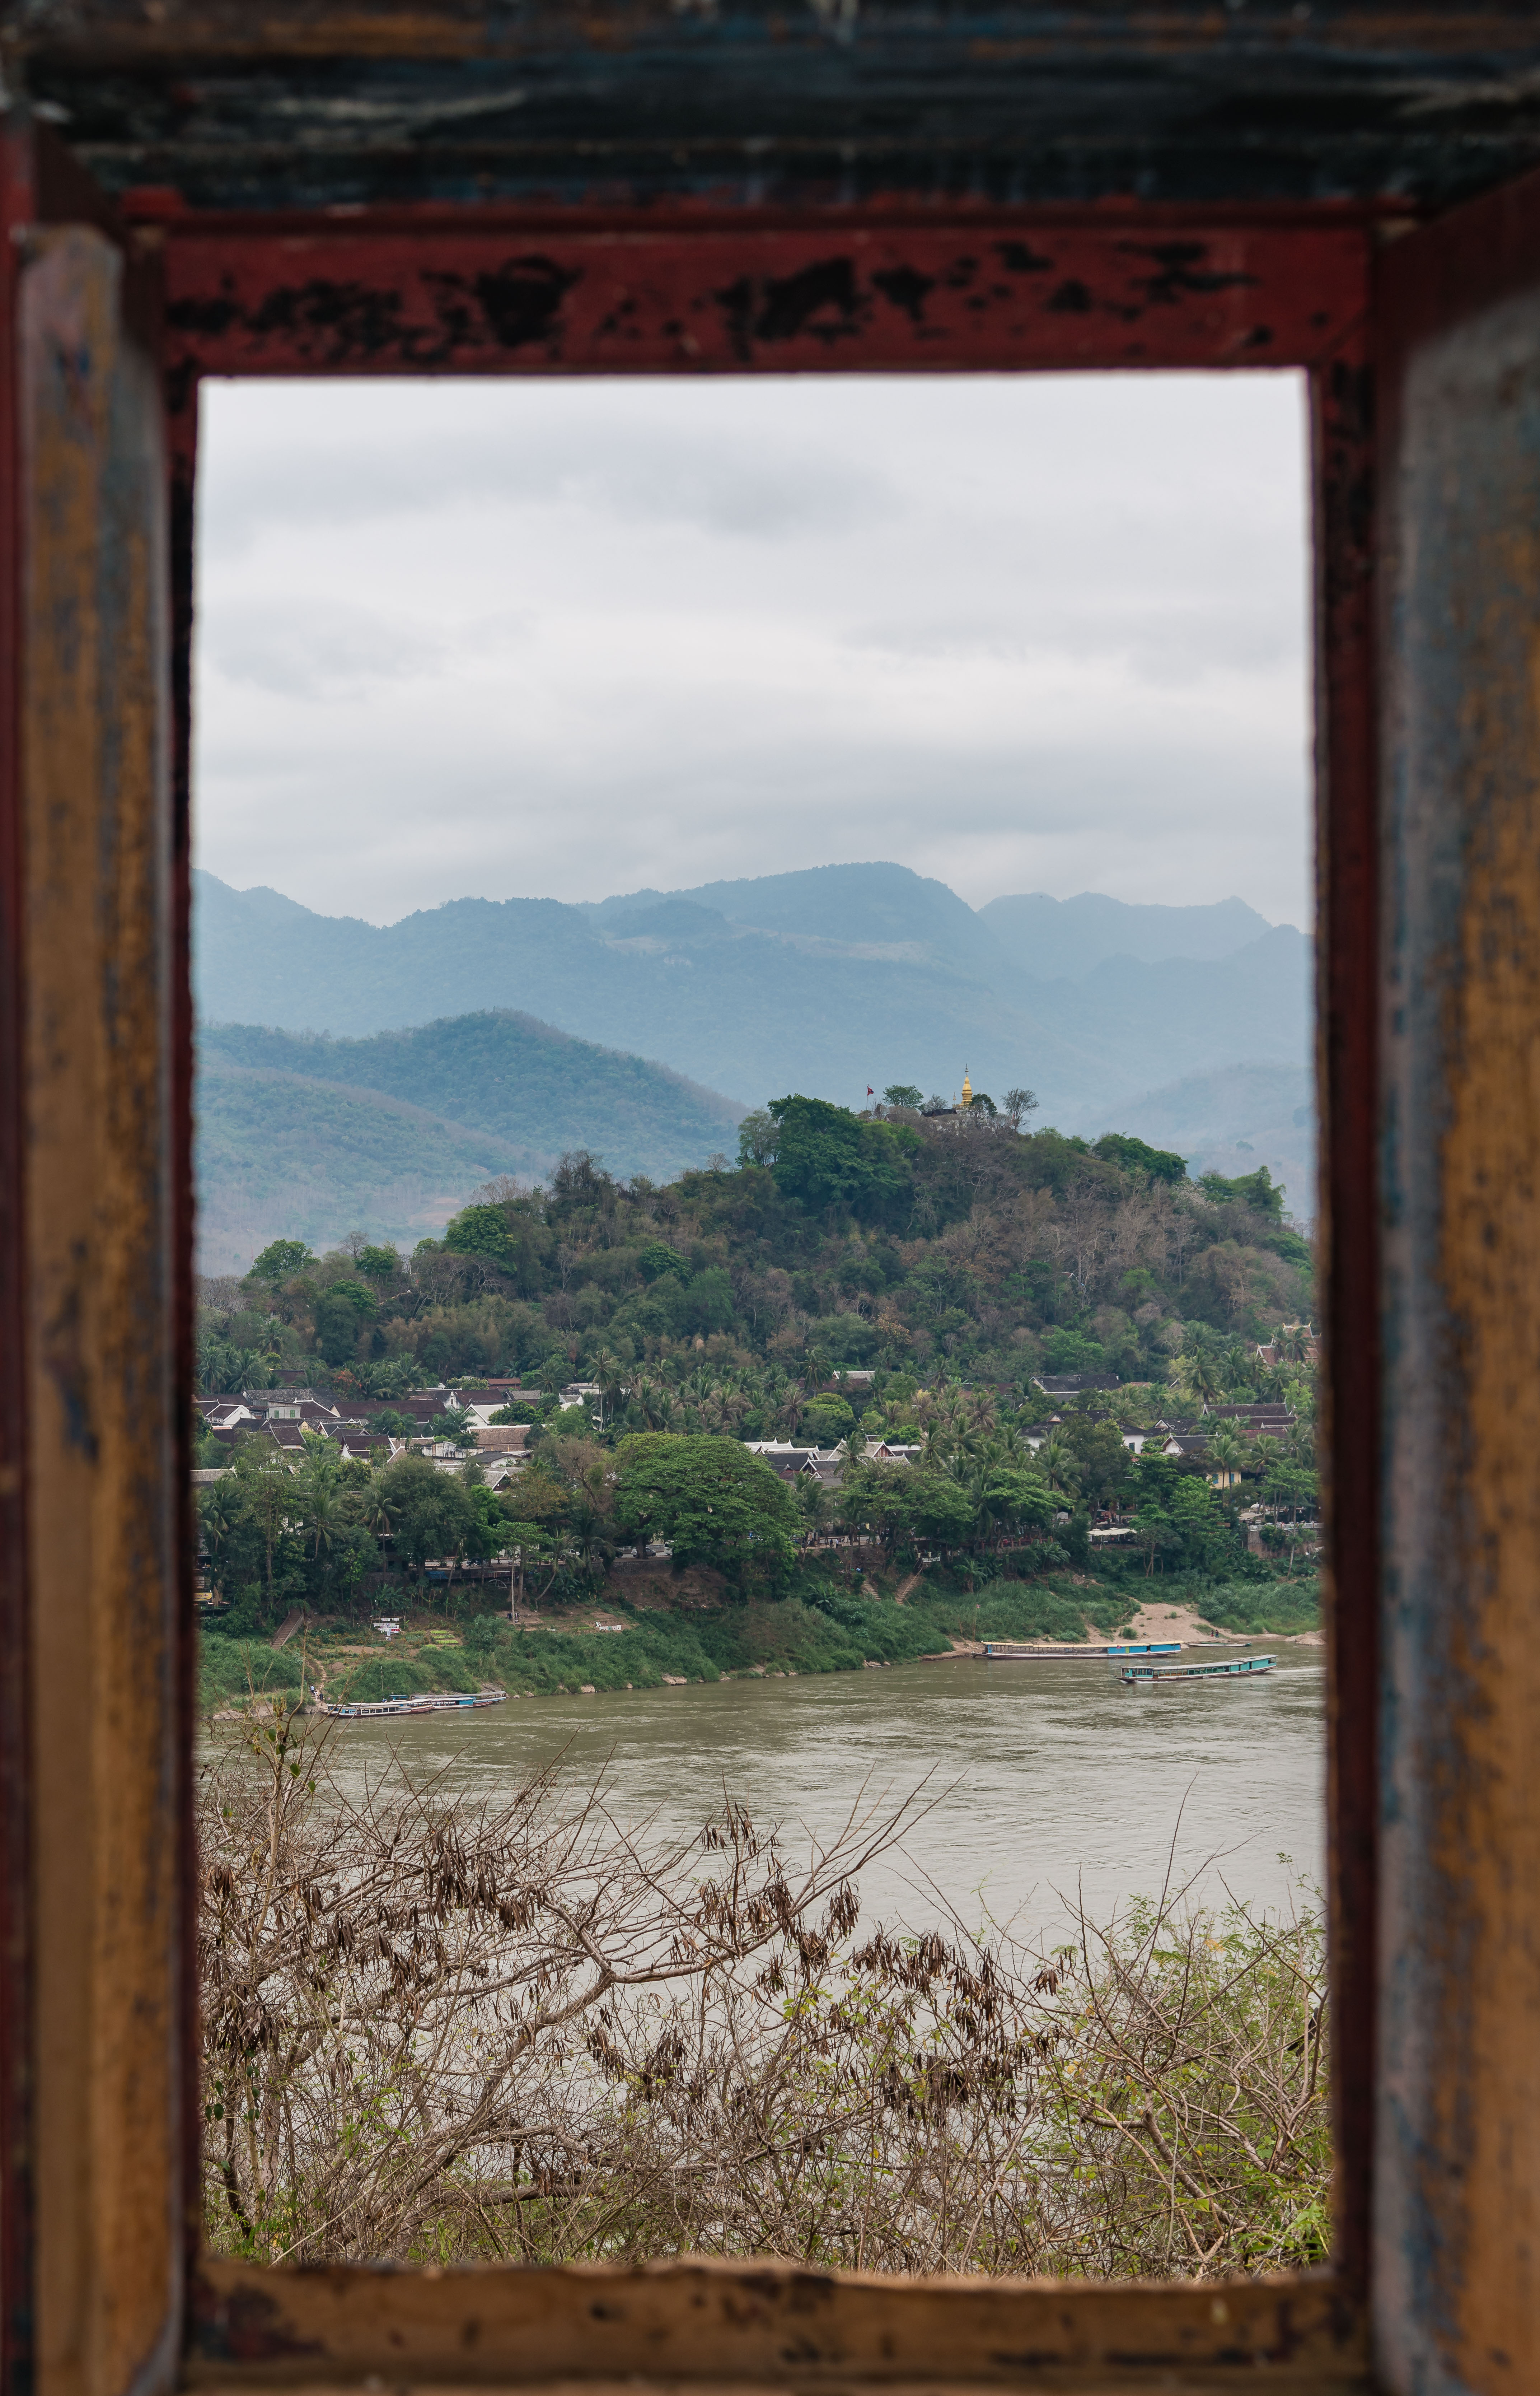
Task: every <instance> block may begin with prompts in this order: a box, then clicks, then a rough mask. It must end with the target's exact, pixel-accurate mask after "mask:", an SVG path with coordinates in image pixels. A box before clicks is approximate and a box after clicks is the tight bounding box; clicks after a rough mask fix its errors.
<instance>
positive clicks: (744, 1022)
mask: <svg viewBox="0 0 1540 2396" xmlns="http://www.w3.org/2000/svg"><path fill="white" fill-rule="evenodd" d="M1013 909H1015V910H1016V913H1015V914H1013V913H1012V912H1011V911H1012V910H1013ZM1023 909H1025V911H1026V912H1025V914H1023V913H1022V912H1021V911H1022V910H1023ZM1059 909H1060V902H1058V901H1055V900H1052V899H1031V900H1029V901H1017V900H1010V901H1005V900H1002V901H1000V902H997V903H996V905H994V906H991V907H990V908H989V909H987V910H985V911H983V912H975V911H974V910H973V909H972V908H969V907H967V906H966V905H965V904H964V903H963V900H962V899H959V898H958V897H957V896H956V894H955V893H954V892H952V891H950V890H949V889H947V888H946V887H945V885H942V884H940V883H938V882H934V881H927V880H925V879H923V877H922V876H920V875H918V874H914V873H910V872H908V870H907V869H905V868H903V867H900V866H896V865H886V864H874V865H851V866H826V867H818V868H812V869H808V870H805V871H802V872H792V873H788V874H778V875H769V876H764V877H762V878H761V879H759V880H757V881H751V882H745V883H734V884H712V885H702V886H701V887H700V888H699V889H697V890H696V891H694V892H688V893H675V894H673V895H671V896H667V895H663V894H659V893H657V892H650V891H642V892H634V893H632V894H631V895H630V896H629V897H628V898H626V899H611V900H606V901H605V902H604V904H603V905H602V906H596V907H588V906H564V905H561V904H559V903H558V902H557V901H555V900H554V899H508V900H504V901H501V902H494V901H491V900H485V899H457V900H455V901H453V902H451V903H450V904H448V905H446V906H443V907H438V908H435V909H432V910H431V911H428V912H423V913H420V914H416V915H411V916H408V917H406V918H405V920H404V921H403V922H401V923H399V924H393V925H389V926H387V927H383V928H382V927H380V926H378V925H372V924H367V923H363V922H360V921H357V920H354V919H348V918H333V917H328V916H322V915H317V914H313V913H312V912H311V911H310V910H309V909H307V908H304V907H300V906H298V905H297V904H295V902H294V901H293V900H291V899H285V898H283V897H282V896H281V895H280V894H279V893H277V892H276V891H272V890H249V891H237V890H232V889H231V888H229V887H228V886H227V885H225V884H223V883H220V882H219V881H217V880H216V879H215V878H214V877H213V876H212V875H209V874H206V873H200V874H199V875H198V876H197V903H196V909H195V917H194V941H195V956H196V974H197V992H198V1007H199V1013H200V1015H201V1016H202V1017H203V1018H206V1019H210V1020H225V1021H229V1020H239V1021H243V1022H258V1023H276V1024H280V1025H283V1026H284V1027H285V1029H288V1030H291V1031H312V1032H330V1033H333V1034H350V1035H353V1036H361V1035H368V1034H372V1033H376V1032H382V1031H386V1030H390V1029H393V1028H397V1027H400V1026H403V1025H413V1024H421V1023H426V1022H429V1021H431V1020H432V1019H434V1018H438V1017H442V1016H445V1015H446V1014H457V1015H458V1014H464V1013H467V1012H469V1011H471V1010H472V1009H476V1008H483V1007H489V1008H501V1007H516V1008H521V1009H526V1010H528V1011H529V1012H530V1013H532V1014H534V1015H537V1016H538V1017H539V1018H541V1019H542V1020H543V1021H545V1022H548V1023H551V1024H554V1025H557V1026H559V1027H560V1028H561V1029H562V1030H564V1031H565V1032H571V1033H575V1034H577V1035H578V1037H580V1038H582V1039H586V1040H596V1041H603V1042H604V1043H606V1044H612V1043H614V1041H615V1040H616V1038H617V1032H618V1033H620V1035H621V1036H622V1037H623V1039H624V1043H625V1045H626V1046H627V1047H628V1048H631V1049H635V1050H638V1051H640V1052H641V1053H642V1054H644V1055H645V1056H648V1057H654V1058H659V1059H661V1060H662V1061H663V1062H664V1063H665V1064H667V1065H669V1066H670V1067H672V1068H673V1070H674V1071H675V1072H680V1073H684V1074H686V1075H688V1076H690V1077H691V1078H692V1079H693V1080H695V1081H697V1082H700V1083H704V1084H705V1085H707V1086H708V1087H710V1088H711V1089H715V1090H724V1091H726V1092H728V1093H729V1094H730V1095H731V1096H732V1097H733V1098H737V1099H738V1100H740V1101H742V1102H743V1103H744V1104H746V1105H753V1104H756V1103H758V1102H760V1101H761V1100H763V1098H764V1097H765V1096H766V1095H767V1094H769V1093H771V1092H773V1091H777V1090H786V1089H789V1088H801V1089H803V1090H807V1091H812V1092H816V1093H817V1094H819V1095H821V1096H824V1097H827V1098H832V1099H837V1100H842V1101H845V1100H853V1099H854V1100H858V1099H859V1098H860V1097H861V1096H862V1094H863V1093H864V1092H865V1090H866V1088H867V1086H868V1085H872V1086H873V1087H876V1088H881V1087H883V1085H884V1084H885V1083H886V1082H888V1081H890V1080H892V1079H894V1078H895V1077H900V1078H903V1079H905V1080H914V1081H918V1082H920V1083H921V1084H923V1086H924V1087H925V1088H926V1090H927V1091H930V1090H935V1091H937V1092H939V1093H940V1094H942V1095H943V1096H949V1095H950V1094H951V1093H953V1092H954V1091H955V1090H956V1089H957V1087H958V1085H959V1083H960V1081H961V1078H962V1073H963V1067H964V1066H966V1067H967V1068H968V1069H969V1070H970V1071H971V1072H972V1074H973V1077H974V1079H975V1081H976V1082H978V1083H982V1084H983V1085H984V1086H985V1087H988V1088H999V1087H1005V1086H1008V1085H1011V1084H1014V1083H1029V1084H1030V1085H1032V1087H1033V1088H1035V1089H1036V1090H1037V1091H1038V1093H1039V1095H1040V1097H1041V1098H1042V1101H1043V1109H1044V1112H1045V1114H1046V1115H1048V1116H1049V1117H1050V1118H1051V1119H1052V1120H1055V1121H1057V1122H1059V1123H1063V1124H1067V1125H1070V1126H1071V1127H1073V1128H1077V1129H1083V1130H1093V1129H1095V1127H1096V1126H1097V1125H1098V1124H1099V1123H1100V1122H1103V1121H1105V1120H1106V1119H1107V1116H1108V1111H1109V1109H1111V1108H1114V1107H1116V1106H1117V1105H1118V1104H1119V1103H1120V1102H1122V1101H1123V1100H1132V1099H1134V1098H1138V1097H1142V1096H1143V1095H1144V1094H1145V1093H1147V1092H1148V1091H1149V1090H1151V1089H1154V1088H1157V1087H1159V1086H1161V1085H1164V1084H1167V1083H1171V1082H1175V1081H1176V1080H1178V1079H1179V1078H1180V1077H1182V1076H1183V1075H1184V1074H1188V1073H1194V1072H1213V1071H1215V1069H1216V1068H1219V1067H1223V1066H1226V1065H1230V1064H1255V1063H1269V1062H1270V1063H1277V1064H1282V1065H1289V1066H1294V1067H1296V1068H1301V1069H1302V1068H1303V1067H1304V1066H1305V1064H1306V1062H1307V1059H1308V1047H1309V1037H1308V1022H1309V981H1310V945H1309V942H1308V940H1307V939H1306V938H1304V936H1303V935H1302V934H1301V933H1299V932H1297V931H1295V930H1294V928H1293V927H1292V926H1290V925H1278V926H1275V927H1271V928H1268V927H1267V926H1266V925H1263V922H1262V919H1261V918H1260V917H1258V916H1255V915H1254V914H1253V913H1252V912H1251V911H1250V910H1249V909H1246V908H1244V907H1241V905H1240V902H1239V901H1227V902H1225V903H1224V904H1223V905H1222V906H1219V907H1216V908H1191V909H1170V910H1165V909H1159V908H1153V907H1148V908H1139V907H1125V908H1120V907H1119V904H1118V902H1116V901H1113V900H1109V899H1095V900H1094V901H1090V902H1087V901H1085V900H1072V901H1069V902H1064V905H1063V908H1062V910H1061V912H1058V913H1054V912H1047V913H1045V912H1044V911H1045V910H1046V911H1054V910H1059ZM1168 916H1169V917H1170V918H1172V919H1174V920H1173V921H1172V922H1171V923H1169V924H1163V925H1162V921H1161V920H1157V919H1163V918H1165V917H1168ZM1175 919H1180V920H1179V921H1177V920H1175ZM1109 944H1110V945H1109ZM1077 961H1078V964H1079V966H1080V970H1078V971H1074V972H1071V971H1070V970H1069V965H1071V964H1073V963H1075V962H1077ZM585 1137H587V1138H589V1140H590V1142H591V1144H597V1145H601V1146H602V1145H603V1144H604V1143H603V1140H602V1139H598V1140H596V1139H595V1136H594V1135H593V1134H592V1133H589V1134H587V1135H585Z"/></svg>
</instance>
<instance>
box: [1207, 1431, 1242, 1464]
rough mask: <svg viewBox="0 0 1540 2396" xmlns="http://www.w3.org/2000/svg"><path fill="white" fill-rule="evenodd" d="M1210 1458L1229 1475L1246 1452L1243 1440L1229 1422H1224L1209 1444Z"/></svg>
mask: <svg viewBox="0 0 1540 2396" xmlns="http://www.w3.org/2000/svg"><path fill="white" fill-rule="evenodd" d="M1208 1452H1209V1460H1210V1462H1211V1463H1213V1464H1215V1465H1216V1466H1217V1467H1218V1469H1219V1471H1221V1472H1222V1473H1224V1474H1226V1475H1227V1476H1228V1474H1229V1473H1231V1472H1233V1471H1236V1470H1237V1469H1238V1468H1239V1466H1240V1462H1241V1457H1242V1456H1243V1455H1244V1453H1245V1449H1244V1446H1243V1444H1242V1443H1241V1440H1240V1439H1239V1438H1238V1437H1237V1435H1236V1433H1235V1431H1233V1430H1232V1429H1231V1427H1230V1425H1229V1424H1228V1423H1227V1422H1222V1423H1221V1424H1220V1425H1219V1428H1218V1430H1217V1431H1215V1433H1214V1435H1213V1437H1212V1438H1211V1439H1210V1441H1209V1444H1208Z"/></svg>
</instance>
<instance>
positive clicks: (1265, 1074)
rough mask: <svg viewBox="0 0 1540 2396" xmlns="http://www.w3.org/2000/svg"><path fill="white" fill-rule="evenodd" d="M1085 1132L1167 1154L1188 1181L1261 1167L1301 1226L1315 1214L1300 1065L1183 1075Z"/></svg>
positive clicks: (1309, 1098)
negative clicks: (1126, 1135)
mask: <svg viewBox="0 0 1540 2396" xmlns="http://www.w3.org/2000/svg"><path fill="white" fill-rule="evenodd" d="M1086 1128H1087V1129H1095V1131H1096V1132H1098V1133H1099V1132H1104V1131H1122V1132H1132V1133H1133V1134H1134V1136H1135V1138H1138V1139H1147V1140H1148V1141H1149V1143H1150V1145H1151V1147H1152V1148H1167V1149H1175V1150H1176V1151H1177V1152H1178V1154H1180V1155H1182V1156H1185V1157H1186V1158H1187V1160H1188V1172H1189V1173H1190V1174H1191V1175H1192V1176H1193V1178H1194V1179H1196V1178H1197V1177H1198V1176H1199V1175H1200V1174H1201V1173H1223V1174H1227V1175H1228V1174H1237V1173H1255V1170H1256V1168H1257V1166H1258V1165H1266V1166H1267V1167H1268V1172H1269V1173H1270V1174H1271V1175H1272V1178H1273V1179H1274V1180H1275V1181H1281V1182H1282V1183H1284V1185H1285V1187H1286V1188H1287V1190H1288V1192H1289V1212H1290V1213H1291V1214H1292V1215H1294V1216H1297V1217H1298V1218H1299V1219H1300V1221H1301V1222H1309V1221H1313V1219H1314V1217H1315V1211H1316V1191H1315V1169H1316V1111H1315V1085H1314V1077H1313V1076H1312V1074H1311V1073H1310V1072H1309V1071H1308V1068H1307V1067H1305V1066H1303V1065H1228V1066H1225V1067H1224V1068H1222V1069H1221V1070H1220V1071H1219V1072H1215V1073H1189V1074H1188V1075H1187V1076H1186V1077H1185V1078H1184V1079H1183V1080H1181V1081H1179V1082H1173V1083H1171V1084H1169V1085H1167V1086H1166V1087H1165V1088H1164V1089H1159V1090H1151V1091H1149V1092H1148V1093H1147V1095H1146V1096H1145V1097H1143V1098H1135V1099H1133V1100H1124V1101H1122V1103H1120V1105H1119V1106H1118V1108H1117V1110H1116V1116H1115V1119H1114V1117H1113V1116H1112V1115H1108V1116H1107V1117H1105V1118H1104V1119H1103V1120H1101V1121H1099V1122H1097V1123H1096V1124H1095V1125H1087V1126H1086Z"/></svg>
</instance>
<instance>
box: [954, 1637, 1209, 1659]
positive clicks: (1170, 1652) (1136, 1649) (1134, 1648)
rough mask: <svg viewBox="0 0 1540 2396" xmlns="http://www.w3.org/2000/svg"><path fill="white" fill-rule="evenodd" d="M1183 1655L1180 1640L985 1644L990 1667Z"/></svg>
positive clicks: (997, 1641)
mask: <svg viewBox="0 0 1540 2396" xmlns="http://www.w3.org/2000/svg"><path fill="white" fill-rule="evenodd" d="M1181 1652H1182V1643H1181V1641H1180V1640H1179V1639H1142V1640H1138V1641H1135V1642H1132V1643H1131V1642H1129V1641H1126V1640H1125V1641H1122V1642H1119V1641H1112V1642H1110V1643H1109V1642H1107V1641H1101V1642H1098V1643H1093V1642H1090V1641H1087V1642H1086V1644H1084V1645H1082V1646H1071V1645H1070V1644H1069V1642H1068V1641H1066V1642H1065V1643H1064V1644H1063V1645H1062V1646H1052V1647H1048V1646H1044V1647H1034V1646H1032V1645H1031V1644H1030V1643H1029V1641H1027V1640H1025V1639H986V1641H985V1642H984V1661H985V1662H986V1664H1041V1663H1044V1662H1047V1663H1050V1664H1053V1663H1067V1664H1085V1663H1093V1664H1094V1663H1108V1664H1121V1663H1122V1661H1123V1659H1124V1658H1125V1657H1130V1656H1179V1655H1180V1654H1181Z"/></svg>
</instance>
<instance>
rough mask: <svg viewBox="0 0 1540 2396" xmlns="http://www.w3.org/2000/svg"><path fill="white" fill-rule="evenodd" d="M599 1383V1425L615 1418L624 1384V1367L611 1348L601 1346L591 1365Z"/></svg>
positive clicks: (594, 1376)
mask: <svg viewBox="0 0 1540 2396" xmlns="http://www.w3.org/2000/svg"><path fill="white" fill-rule="evenodd" d="M591 1371H592V1374H593V1378H594V1379H595V1380H596V1381H597V1382H598V1384H599V1419H600V1423H601V1426H603V1424H604V1421H605V1420H606V1418H607V1419H608V1420H610V1421H611V1422H613V1421H614V1419H615V1409H616V1407H617V1405H618V1404H619V1403H620V1393H621V1391H622V1389H623V1387H624V1385H625V1378H626V1368H625V1366H624V1365H623V1364H621V1362H620V1359H619V1357H618V1356H617V1354H616V1353H615V1351H614V1350H613V1349H612V1348H601V1349H600V1351H599V1353H598V1354H597V1356H595V1358H594V1360H593V1364H592V1365H591Z"/></svg>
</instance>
